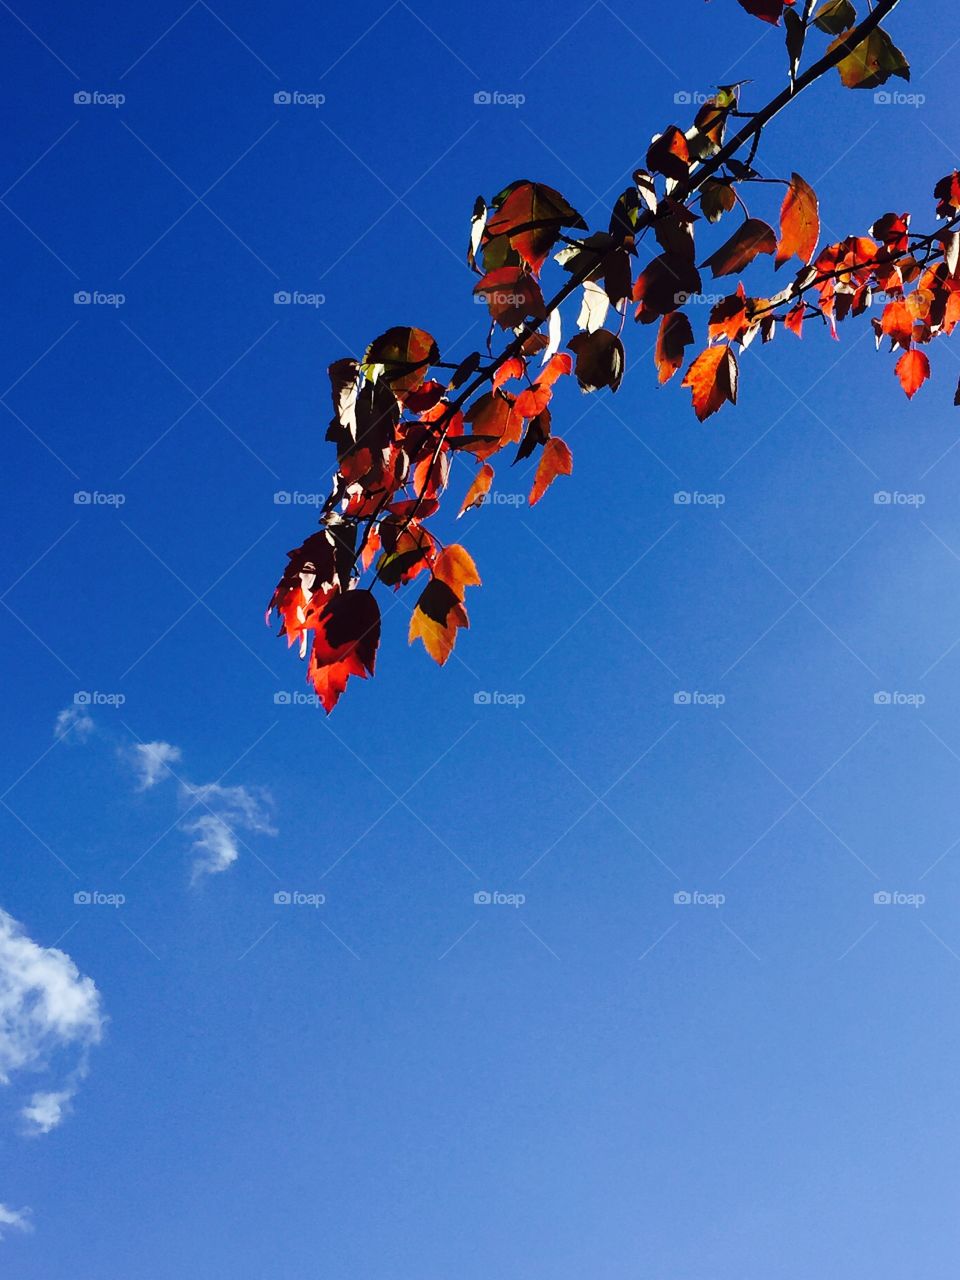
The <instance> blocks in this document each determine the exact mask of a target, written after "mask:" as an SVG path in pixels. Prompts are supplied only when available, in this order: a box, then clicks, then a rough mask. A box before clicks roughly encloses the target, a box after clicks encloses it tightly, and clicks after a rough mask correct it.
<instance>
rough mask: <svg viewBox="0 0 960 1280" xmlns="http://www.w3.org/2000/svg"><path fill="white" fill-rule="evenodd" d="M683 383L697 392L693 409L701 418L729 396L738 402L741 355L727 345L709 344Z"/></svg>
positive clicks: (729, 398)
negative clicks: (714, 345)
mask: <svg viewBox="0 0 960 1280" xmlns="http://www.w3.org/2000/svg"><path fill="white" fill-rule="evenodd" d="M682 385H683V386H685V387H689V388H690V391H691V393H692V395H693V411H694V413H695V414H696V415H697V417H698V418H699V419H700V421H701V422H703V420H704V419H705V418H709V417H710V415H711V414H712V413H716V412H717V410H718V409H719V408H720V407H721V405H722V404H723V403H724V402H725V401H727V400H729V401H730V403H731V404H736V403H737V359H736V356H735V355H734V354H733V352H732V351H731V350H730V348H729V347H727V346H719V347H707V349H706V351H701V352H700V354H699V355H698V356H697V358H696V360H694V362H693V364H692V365H691V366H690V368H689V369H688V370H687V372H686V374H685V376H684V379H683V384H682Z"/></svg>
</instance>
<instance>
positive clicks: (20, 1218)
mask: <svg viewBox="0 0 960 1280" xmlns="http://www.w3.org/2000/svg"><path fill="white" fill-rule="evenodd" d="M29 1213H30V1210H29V1209H11V1208H10V1207H9V1206H8V1205H5V1204H0V1240H2V1239H3V1233H4V1232H5V1231H8V1230H9V1229H10V1228H11V1227H13V1228H15V1229H16V1230H17V1231H32V1230H33V1225H32V1224H31V1222H30V1220H29V1216H28V1215H29Z"/></svg>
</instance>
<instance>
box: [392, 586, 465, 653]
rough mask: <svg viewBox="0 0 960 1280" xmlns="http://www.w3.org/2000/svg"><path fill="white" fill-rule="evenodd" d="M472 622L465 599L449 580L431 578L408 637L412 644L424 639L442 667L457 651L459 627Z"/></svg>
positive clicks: (426, 645) (412, 618) (424, 643)
mask: <svg viewBox="0 0 960 1280" xmlns="http://www.w3.org/2000/svg"><path fill="white" fill-rule="evenodd" d="M469 625H470V620H469V618H468V617H467V611H466V609H465V608H464V607H463V601H462V600H459V599H457V596H456V595H455V594H454V592H453V591H452V590H451V589H450V587H448V586H447V584H446V583H445V582H441V581H440V580H439V578H431V580H430V581H429V582H428V583H427V585H426V587H425V588H424V590H423V594H422V595H421V596H420V599H419V600H418V601H417V607H416V608H415V609H414V611H413V613H412V614H411V615H410V630H409V632H408V633H407V639H408V641H409V643H410V644H413V642H414V640H416V639H418V638H419V639H420V640H422V641H423V647H424V648H425V649H426V651H427V653H429V655H430V657H431V658H432V659H433V660H434V662H438V663H439V664H440V666H441V667H442V666H443V664H444V663H445V662H446V660H447V659H448V658H449V657H450V654H451V653H452V652H453V646H454V645H455V644H456V642H457V631H458V629H459V628H461V627H469Z"/></svg>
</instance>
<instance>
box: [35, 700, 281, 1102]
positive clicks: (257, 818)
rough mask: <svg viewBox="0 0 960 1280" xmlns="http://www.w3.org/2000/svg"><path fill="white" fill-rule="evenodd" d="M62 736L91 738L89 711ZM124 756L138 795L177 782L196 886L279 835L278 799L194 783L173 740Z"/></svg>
mask: <svg viewBox="0 0 960 1280" xmlns="http://www.w3.org/2000/svg"><path fill="white" fill-rule="evenodd" d="M57 727H58V729H59V730H61V731H62V733H69V732H71V731H72V732H73V733H75V734H79V735H80V736H81V737H83V738H86V737H88V736H89V735H90V733H92V732H93V730H94V728H95V725H94V722H93V718H92V717H91V716H90V715H89V714H87V713H86V712H85V710H84V708H83V707H67V708H66V710H64V711H61V713H60V715H59V716H58V718H57ZM120 756H121V758H122V759H123V760H125V761H126V764H127V767H128V768H130V767H132V769H133V772H134V775H135V777H136V780H137V790H138V791H150V790H152V789H153V788H154V787H156V786H157V785H158V784H159V783H162V782H166V781H168V780H171V779H172V780H174V781H175V782H176V784H177V791H178V798H179V801H180V804H181V805H182V806H183V807H184V809H185V810H186V812H185V813H184V815H183V818H182V820H181V822H180V829H181V830H182V831H184V832H186V834H187V835H189V836H191V837H192V843H191V849H192V851H193V853H194V855H195V857H194V860H193V865H192V868H191V876H190V880H191V883H192V884H196V882H197V881H198V880H200V879H201V878H202V877H204V876H208V875H217V874H218V873H220V872H222V871H226V870H227V869H228V868H229V867H232V866H233V864H234V863H235V862H236V860H237V858H238V857H239V856H240V848H241V846H242V845H243V840H242V838H241V835H240V834H239V833H241V832H243V833H248V834H253V835H267V836H275V835H276V834H277V831H276V828H275V827H274V825H273V822H272V820H271V809H272V806H273V800H272V797H271V795H270V793H269V792H268V791H267V790H266V789H265V788H263V787H244V786H233V787H225V786H222V785H221V784H220V783H219V782H201V783H196V782H191V781H189V779H187V778H184V777H181V776H180V774H179V772H177V771H176V770H175V769H174V767H173V766H174V765H178V764H179V763H180V761H181V760H182V759H183V751H182V750H181V748H180V747H178V746H175V745H174V744H173V743H172V742H163V741H156V742H135V743H133V744H132V745H126V746H124V747H121V748H120ZM38 1097H40V1098H41V1099H42V1100H41V1102H39V1103H37V1106H36V1113H37V1117H38V1120H37V1123H38V1124H39V1123H40V1122H41V1119H42V1117H44V1116H45V1115H46V1114H47V1113H48V1111H49V1110H50V1108H51V1107H52V1106H53V1104H52V1103H51V1102H50V1100H49V1097H50V1096H49V1095H46V1094H44V1095H38Z"/></svg>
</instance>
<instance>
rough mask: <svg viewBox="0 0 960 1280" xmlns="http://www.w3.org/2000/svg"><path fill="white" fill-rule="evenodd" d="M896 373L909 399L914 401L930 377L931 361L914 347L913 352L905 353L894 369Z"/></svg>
mask: <svg viewBox="0 0 960 1280" xmlns="http://www.w3.org/2000/svg"><path fill="white" fill-rule="evenodd" d="M894 373H896V375H897V377H898V378H899V379H900V385H901V387H903V389H904V391H905V392H906V393H907V397H908V399H911V400H912V399H913V397H914V396H915V395H916V394H917V392H918V391H919V390H920V388H921V387H922V386H923V384H924V383H925V382H926V380H927V379H928V378H929V377H930V361H929V360H928V359H927V357H926V356H925V355H924V353H923V352H922V351H918V350H917V349H916V347H914V349H913V350H912V351H905V352H904V353H903V355H902V356H901V357H900V359H899V360H898V361H897V363H896V366H895V367H894Z"/></svg>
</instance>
